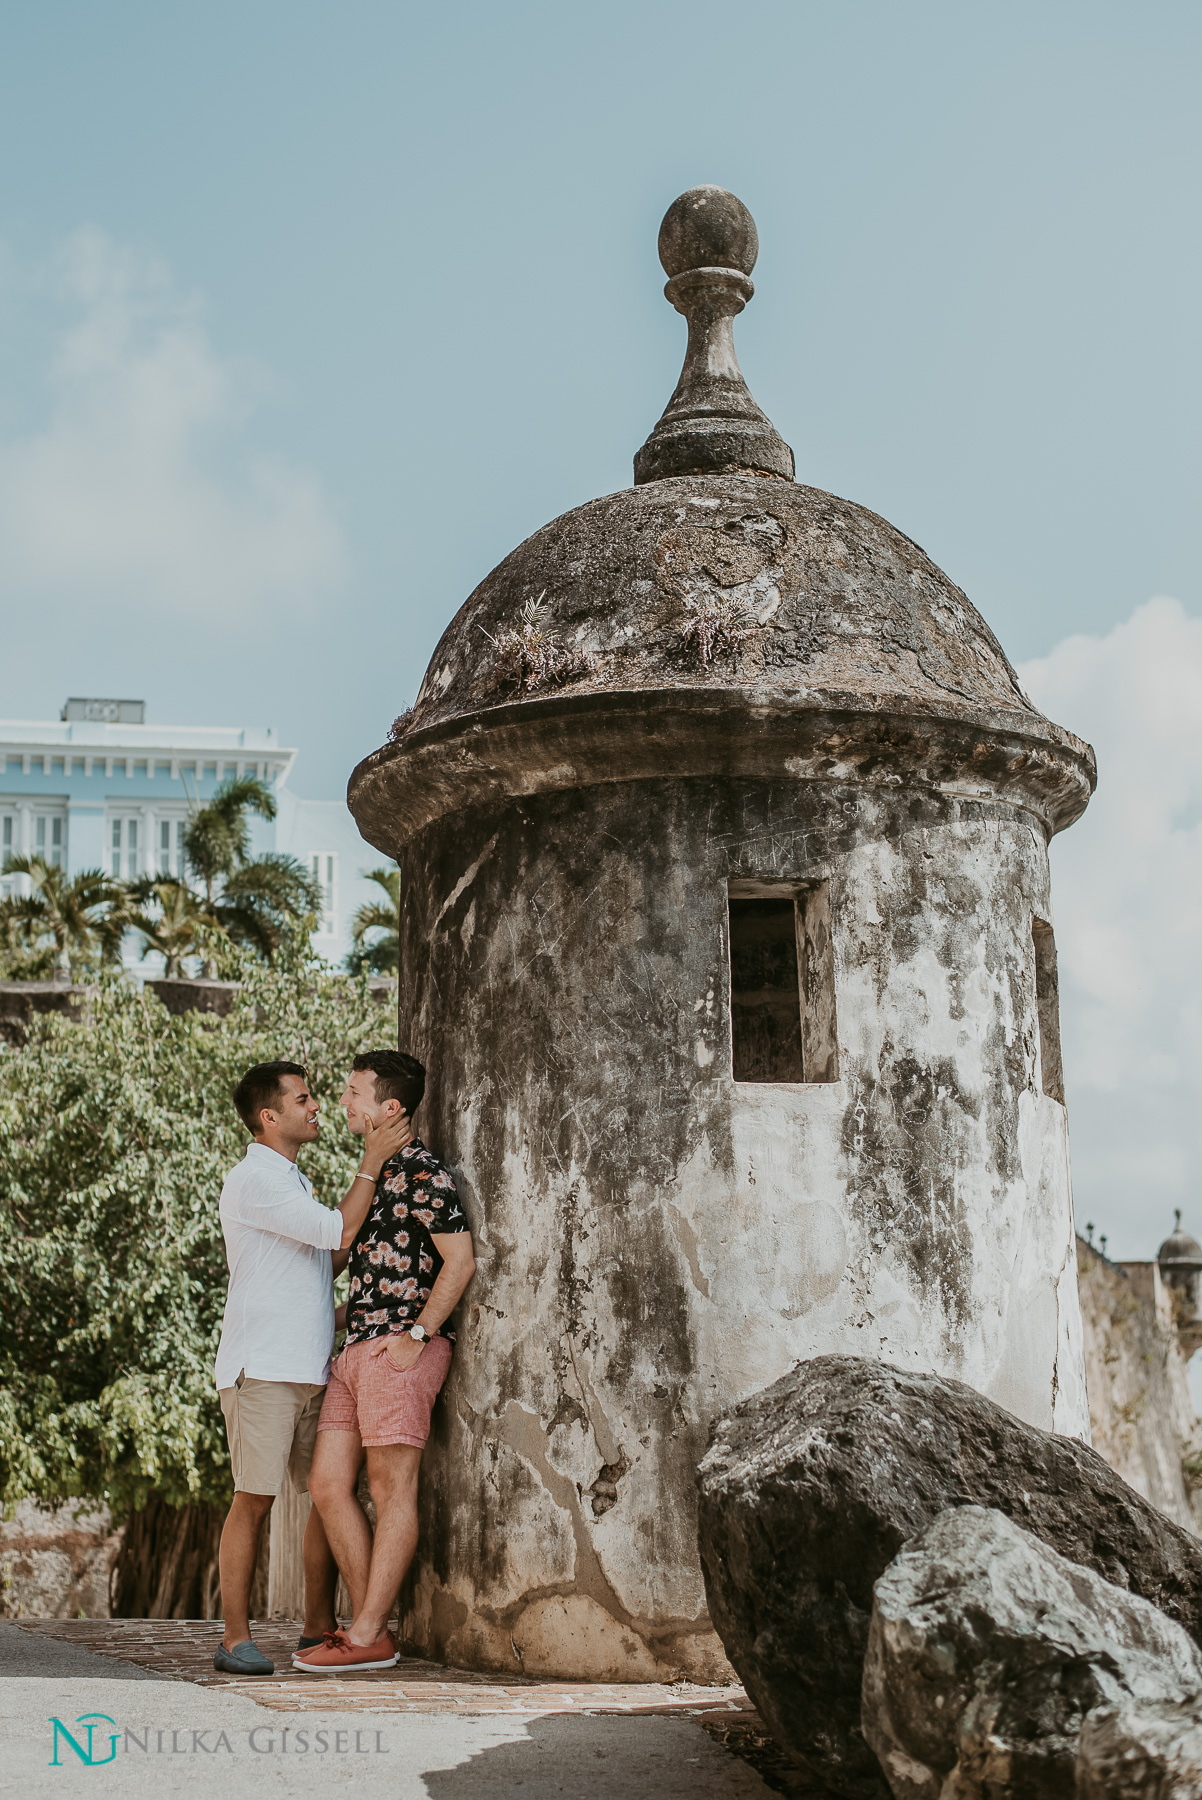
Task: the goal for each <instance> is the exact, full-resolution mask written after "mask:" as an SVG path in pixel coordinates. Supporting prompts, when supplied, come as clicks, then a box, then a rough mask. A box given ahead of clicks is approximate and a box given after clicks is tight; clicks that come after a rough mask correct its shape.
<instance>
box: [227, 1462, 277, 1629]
mask: <svg viewBox="0 0 1202 1800" xmlns="http://www.w3.org/2000/svg"><path fill="white" fill-rule="evenodd" d="M274 1499H275V1495H274V1494H247V1493H237V1494H235V1495H234V1503H233V1505H232V1506H231V1507H230V1510H229V1512H228V1513H227V1514H226V1519H225V1524H224V1525H223V1526H222V1528H221V1547H220V1549H219V1550H218V1553H217V1567H218V1570H219V1572H220V1576H221V1614H222V1618H223V1619H224V1621H225V1631H224V1634H223V1635H222V1639H221V1641H222V1643H223V1644H224V1645H225V1647H226V1649H227V1650H232V1649H233V1648H234V1645H235V1644H244V1643H245V1642H246V1640H247V1638H248V1637H249V1636H250V1618H249V1613H250V1584H251V1582H252V1581H253V1580H254V1578H255V1565H256V1564H257V1562H258V1560H259V1538H260V1536H261V1535H262V1531H263V1521H264V1519H265V1518H266V1517H267V1515H268V1513H269V1512H270V1511H271V1503H272V1501H273V1500H274Z"/></svg>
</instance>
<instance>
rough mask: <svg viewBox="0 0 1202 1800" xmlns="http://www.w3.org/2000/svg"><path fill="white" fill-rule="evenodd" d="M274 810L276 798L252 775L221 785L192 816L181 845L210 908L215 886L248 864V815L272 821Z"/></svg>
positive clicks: (263, 782)
mask: <svg viewBox="0 0 1202 1800" xmlns="http://www.w3.org/2000/svg"><path fill="white" fill-rule="evenodd" d="M276 810H277V808H276V803H275V795H274V794H273V793H272V791H271V789H270V788H269V787H268V786H267V783H266V782H265V781H260V780H259V779H258V778H257V776H254V775H239V776H238V777H237V778H236V779H234V780H231V781H225V782H223V783H222V784H221V786H220V787H219V788H218V789H217V792H216V793H215V794H214V795H213V798H212V799H211V800H210V801H209V803H208V805H207V806H198V807H197V808H196V810H195V811H194V812H193V814H192V817H191V818H190V819H189V820H188V823H187V824H186V825H185V826H184V829H183V833H182V835H181V843H182V845H183V851H184V856H185V857H186V858H187V863H188V867H189V868H190V869H191V871H192V873H193V874H194V875H198V876H199V877H200V880H201V882H202V883H203V885H204V891H205V899H206V900H207V901H208V903H209V905H210V907H211V906H212V904H213V898H214V889H215V888H216V885H217V883H218V882H219V881H221V880H222V879H226V880H228V878H229V877H230V876H231V875H232V874H233V872H234V870H235V869H237V868H240V867H241V865H242V864H243V863H245V862H246V861H247V860H248V859H247V851H248V849H249V848H250V827H249V826H248V824H247V820H246V815H247V813H248V812H256V813H258V815H259V817H260V818H261V819H274V818H275V815H276Z"/></svg>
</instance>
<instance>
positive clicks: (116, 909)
mask: <svg viewBox="0 0 1202 1800" xmlns="http://www.w3.org/2000/svg"><path fill="white" fill-rule="evenodd" d="M4 873H5V874H6V875H25V876H28V878H29V892H28V893H27V894H10V895H9V896H8V897H7V898H6V899H4V900H0V945H3V946H5V947H6V948H7V949H9V950H10V952H11V951H15V952H16V953H17V954H18V955H20V954H21V953H22V952H24V954H25V955H26V957H28V958H32V959H35V960H37V961H38V962H39V963H40V965H41V966H42V967H44V966H45V964H46V962H47V961H48V962H49V963H50V968H51V969H53V971H54V973H55V974H56V975H62V976H69V977H78V976H80V975H82V974H86V973H90V972H91V971H92V970H93V969H94V968H95V967H96V966H97V964H112V963H115V962H116V961H117V959H118V958H119V956H120V954H121V939H122V937H123V935H124V933H125V929H126V925H127V923H128V918H127V902H126V895H125V891H124V889H123V888H122V886H121V884H120V882H116V881H113V880H112V879H111V878H110V877H109V876H107V875H106V874H105V873H104V871H103V870H102V869H83V870H81V871H80V873H79V874H78V875H73V876H72V877H71V878H70V880H68V878H67V876H66V874H65V872H64V871H63V870H62V869H60V868H58V867H57V866H56V865H55V864H54V863H49V862H47V861H46V859H45V858H44V857H42V856H10V857H9V858H8V860H7V862H6V863H5V865H4ZM47 952H49V955H48V956H47ZM49 972H50V970H49V969H47V970H46V973H49Z"/></svg>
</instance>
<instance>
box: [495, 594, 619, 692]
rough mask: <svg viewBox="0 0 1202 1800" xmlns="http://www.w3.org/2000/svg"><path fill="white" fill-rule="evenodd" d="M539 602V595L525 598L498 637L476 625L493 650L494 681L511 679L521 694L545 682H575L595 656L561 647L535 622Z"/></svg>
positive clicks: (594, 663) (590, 670)
mask: <svg viewBox="0 0 1202 1800" xmlns="http://www.w3.org/2000/svg"><path fill="white" fill-rule="evenodd" d="M545 591H546V590H545V589H544V593H545ZM542 604H543V594H540V595H539V597H538V599H537V600H527V601H526V604H525V605H524V606H523V607H522V610H521V612H520V613H519V614H518V620H517V624H516V625H510V626H508V627H507V628H506V629H505V630H504V631H502V632H501V634H500V635H499V636H498V637H493V635H492V633H491V632H490V631H484V627H483V625H481V627H480V630H481V631H484V635H485V637H486V638H487V639H488V641H489V643H490V644H492V646H493V647H494V649H495V650H496V653H497V660H496V665H495V669H494V672H495V674H496V677H497V680H498V681H502V682H504V681H508V682H511V683H512V684H513V686H514V687H516V688H517V689H518V690H519V691H520V692H522V693H526V692H528V691H529V690H530V689H531V688H535V687H539V686H540V685H541V684H542V683H543V682H545V681H558V682H562V681H578V680H579V679H580V678H581V676H584V675H591V674H593V673H594V671H595V670H596V668H597V662H598V659H597V657H595V656H594V655H592V654H591V652H589V651H587V650H578V649H565V648H564V647H563V645H562V644H557V643H556V641H555V639H554V637H553V636H552V634H551V633H550V632H549V631H546V630H544V628H543V626H542V625H541V624H540V622H539V615H540V613H541V612H542Z"/></svg>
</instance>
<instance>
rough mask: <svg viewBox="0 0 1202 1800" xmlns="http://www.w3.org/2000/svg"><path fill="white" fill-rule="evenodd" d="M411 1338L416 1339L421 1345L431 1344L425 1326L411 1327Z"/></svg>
mask: <svg viewBox="0 0 1202 1800" xmlns="http://www.w3.org/2000/svg"><path fill="white" fill-rule="evenodd" d="M409 1336H410V1337H411V1338H415V1339H416V1340H417V1342H418V1343H419V1344H428V1343H429V1342H430V1333H429V1332H428V1331H427V1330H426V1328H425V1326H424V1325H411V1326H410V1327H409Z"/></svg>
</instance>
